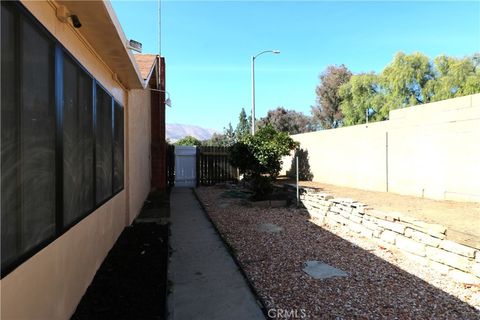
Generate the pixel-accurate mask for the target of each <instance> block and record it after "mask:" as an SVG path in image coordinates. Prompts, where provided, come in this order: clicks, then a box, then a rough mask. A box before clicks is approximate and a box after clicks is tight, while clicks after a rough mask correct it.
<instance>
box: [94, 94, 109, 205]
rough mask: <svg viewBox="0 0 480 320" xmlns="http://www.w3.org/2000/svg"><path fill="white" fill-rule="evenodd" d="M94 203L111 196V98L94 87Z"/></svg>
mask: <svg viewBox="0 0 480 320" xmlns="http://www.w3.org/2000/svg"><path fill="white" fill-rule="evenodd" d="M96 116H97V121H96V129H95V131H96V135H95V138H96V140H95V141H96V144H95V150H96V164H95V168H96V169H95V170H96V180H97V181H96V186H97V189H96V201H97V204H99V203H101V202H103V201H104V200H105V199H107V198H108V197H110V196H111V195H112V160H113V159H112V156H113V155H112V153H113V150H112V140H113V131H112V98H111V97H110V96H109V95H108V94H107V92H105V90H104V89H103V88H102V87H101V86H99V85H97V86H96Z"/></svg>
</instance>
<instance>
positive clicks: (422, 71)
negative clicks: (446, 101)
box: [380, 52, 435, 109]
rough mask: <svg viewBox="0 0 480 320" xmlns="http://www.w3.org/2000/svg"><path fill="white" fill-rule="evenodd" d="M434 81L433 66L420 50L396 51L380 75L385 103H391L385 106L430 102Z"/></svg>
mask: <svg viewBox="0 0 480 320" xmlns="http://www.w3.org/2000/svg"><path fill="white" fill-rule="evenodd" d="M434 81H435V70H434V66H433V64H432V63H430V59H429V58H428V57H427V56H426V55H424V54H422V53H420V52H415V53H412V54H410V55H407V54H405V53H403V52H399V53H397V54H396V55H395V57H394V59H393V61H392V62H391V63H390V64H389V65H388V66H386V67H385V69H383V71H382V73H381V75H380V82H381V85H382V88H383V90H384V92H385V104H388V105H393V107H387V108H394V109H397V108H402V107H407V106H411V105H416V104H422V103H427V102H430V101H431V98H432V96H433V95H434V92H433V91H432V88H431V87H432V86H431V83H432V82H434Z"/></svg>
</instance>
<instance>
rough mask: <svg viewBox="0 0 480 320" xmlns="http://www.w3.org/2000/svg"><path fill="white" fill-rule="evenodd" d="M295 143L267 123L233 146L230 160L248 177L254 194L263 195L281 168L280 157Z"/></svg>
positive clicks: (294, 146)
mask: <svg viewBox="0 0 480 320" xmlns="http://www.w3.org/2000/svg"><path fill="white" fill-rule="evenodd" d="M297 146H298V143H296V142H295V141H293V139H292V138H290V137H289V136H288V134H287V133H285V132H279V131H277V130H275V128H273V127H272V126H271V125H266V126H264V127H262V128H260V129H259V130H258V131H257V132H256V133H255V135H253V136H252V135H251V134H246V135H245V136H244V137H243V139H242V140H241V141H238V142H237V143H235V144H234V145H233V146H232V148H231V150H230V162H231V163H232V165H233V166H235V167H238V168H239V170H240V172H241V173H243V174H244V175H245V177H246V178H247V179H249V180H250V182H251V184H252V189H253V191H254V192H255V196H256V197H259V196H265V195H267V194H269V193H271V191H272V190H273V188H272V181H273V180H274V179H275V178H276V177H277V176H278V174H279V172H280V169H281V167H282V160H281V159H282V157H283V156H287V155H289V154H290V151H291V150H294V149H295V148H296V147H297Z"/></svg>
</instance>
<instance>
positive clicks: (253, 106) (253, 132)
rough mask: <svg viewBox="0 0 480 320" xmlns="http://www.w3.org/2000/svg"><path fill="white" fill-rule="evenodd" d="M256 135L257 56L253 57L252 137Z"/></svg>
mask: <svg viewBox="0 0 480 320" xmlns="http://www.w3.org/2000/svg"><path fill="white" fill-rule="evenodd" d="M254 134H255V56H253V57H252V135H254Z"/></svg>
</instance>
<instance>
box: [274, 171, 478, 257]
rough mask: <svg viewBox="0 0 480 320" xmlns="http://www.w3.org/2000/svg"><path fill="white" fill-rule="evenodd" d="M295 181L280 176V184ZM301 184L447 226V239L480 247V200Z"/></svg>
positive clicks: (322, 184) (307, 182)
mask: <svg viewBox="0 0 480 320" xmlns="http://www.w3.org/2000/svg"><path fill="white" fill-rule="evenodd" d="M283 183H290V184H293V183H295V182H294V181H293V180H288V179H279V180H278V181H277V184H279V185H282V184H283ZM299 184H300V186H305V187H313V188H320V189H321V190H323V191H324V192H326V193H329V194H332V195H334V196H338V197H347V198H352V199H355V200H357V201H360V202H363V203H366V204H368V205H369V206H371V207H373V208H375V209H378V210H384V211H397V212H402V213H405V214H407V215H409V216H412V217H416V218H418V219H419V220H423V221H425V222H430V223H438V224H441V225H444V226H445V227H447V229H448V230H447V239H450V240H453V241H456V242H459V243H463V244H465V245H468V246H471V247H475V248H478V249H480V203H478V202H477V203H475V202H457V201H446V200H445V201H439V200H431V199H426V198H418V197H413V196H405V195H399V194H395V193H390V192H377V191H367V190H360V189H354V188H348V187H342V186H336V185H330V184H326V183H320V182H313V181H301V182H300V183H299Z"/></svg>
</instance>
